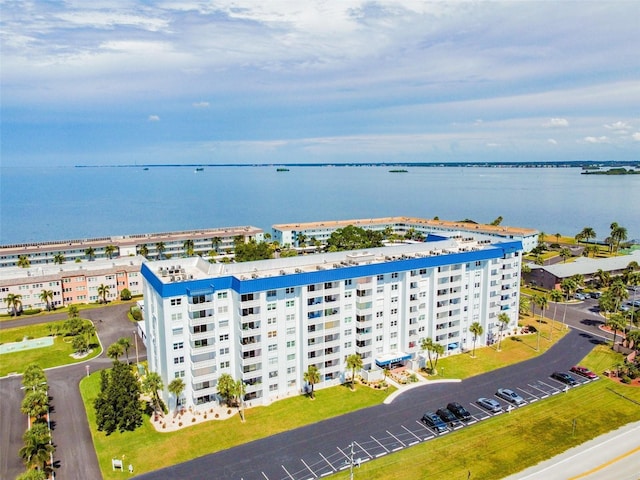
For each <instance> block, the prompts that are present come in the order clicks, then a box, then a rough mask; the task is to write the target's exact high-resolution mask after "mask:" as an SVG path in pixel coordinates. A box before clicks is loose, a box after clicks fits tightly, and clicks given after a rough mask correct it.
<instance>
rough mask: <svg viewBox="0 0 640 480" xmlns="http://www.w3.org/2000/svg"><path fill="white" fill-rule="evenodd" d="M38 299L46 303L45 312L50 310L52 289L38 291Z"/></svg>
mask: <svg viewBox="0 0 640 480" xmlns="http://www.w3.org/2000/svg"><path fill="white" fill-rule="evenodd" d="M40 300H42V301H43V302H45V303H46V304H47V312H48V311H50V310H51V301H52V300H53V290H42V292H40Z"/></svg>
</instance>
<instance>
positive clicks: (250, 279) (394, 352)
mask: <svg viewBox="0 0 640 480" xmlns="http://www.w3.org/2000/svg"><path fill="white" fill-rule="evenodd" d="M521 255H522V243H521V242H520V241H509V242H498V243H493V244H492V243H486V242H484V241H480V242H479V241H476V240H473V239H466V240H463V239H441V240H439V241H433V242H423V243H413V244H403V245H394V246H388V247H381V248H373V249H370V250H366V251H364V250H358V251H348V252H335V253H322V254H317V255H305V256H298V257H290V258H280V259H273V260H262V261H256V262H247V263H239V264H210V263H208V262H206V261H205V260H203V259H201V258H187V259H180V260H170V261H159V262H145V263H144V264H143V266H142V275H143V278H144V298H145V314H144V318H145V331H146V334H147V358H148V361H149V368H150V370H152V371H155V372H158V373H159V374H160V376H161V377H162V380H163V383H164V385H168V384H169V383H170V382H171V381H172V380H173V379H174V378H183V380H184V382H185V385H186V388H185V390H184V392H183V394H182V396H181V398H180V399H179V403H180V404H181V405H184V406H193V407H196V408H198V407H200V406H202V407H204V408H206V406H207V405H209V404H211V403H213V402H216V401H218V397H217V381H218V378H219V377H220V375H222V374H224V373H227V374H229V375H231V376H232V377H233V378H234V379H241V380H242V381H243V382H244V384H245V385H246V400H249V401H251V402H252V403H261V404H267V403H269V402H271V401H274V400H276V399H278V398H283V397H285V396H288V395H294V394H298V393H300V392H301V391H303V390H304V389H305V388H306V387H307V385H306V383H305V381H304V373H305V371H307V369H308V368H309V366H310V365H314V366H315V367H317V368H318V371H319V373H320V381H319V383H318V384H317V385H316V388H322V387H326V386H331V385H335V384H338V383H340V382H343V381H344V380H345V375H347V370H348V369H347V367H346V358H347V357H348V356H349V355H352V354H358V355H359V356H360V357H361V358H362V360H363V364H364V367H363V368H364V370H365V371H372V370H376V369H381V368H386V367H390V366H393V365H396V364H403V363H406V362H408V361H410V360H413V359H417V356H418V355H419V353H420V350H421V341H422V339H424V338H427V337H430V338H432V339H433V340H434V341H435V342H437V343H439V344H441V345H442V346H443V347H444V349H445V355H448V354H453V353H459V352H462V351H465V350H467V349H471V347H472V342H473V334H472V333H471V332H470V331H469V327H470V325H471V324H472V323H474V322H479V323H480V324H481V325H482V326H483V328H484V333H483V334H482V335H481V336H480V337H479V338H478V339H477V341H478V344H479V345H480V344H486V343H492V342H494V341H496V340H497V335H498V334H499V332H500V323H501V322H500V321H499V320H498V317H499V315H500V314H502V313H504V314H506V315H507V317H508V320H509V321H508V325H507V326H506V328H505V331H510V329H512V328H515V327H516V325H517V317H518V304H519V288H518V287H519V280H520V279H519V272H520V262H521V259H522V257H521ZM163 395H164V399H165V400H166V401H169V403H170V404H172V405H175V404H176V399H174V398H170V396H169V393H168V392H167V391H165V392H164V394H163Z"/></svg>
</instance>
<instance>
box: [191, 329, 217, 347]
mask: <svg viewBox="0 0 640 480" xmlns="http://www.w3.org/2000/svg"><path fill="white" fill-rule="evenodd" d="M205 339H209V340H211V343H214V342H215V339H214V332H213V325H211V330H208V329H207V330H205V331H202V332H191V331H190V332H189V340H190V341H191V342H195V341H196V340H205Z"/></svg>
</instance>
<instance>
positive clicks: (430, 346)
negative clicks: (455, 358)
mask: <svg viewBox="0 0 640 480" xmlns="http://www.w3.org/2000/svg"><path fill="white" fill-rule="evenodd" d="M420 348H422V350H426V351H427V358H428V359H429V368H430V369H431V373H432V374H433V375H436V374H437V373H438V371H437V367H438V358H439V357H440V355H442V354H443V353H444V346H442V345H440V344H439V343H438V342H434V341H433V339H432V338H431V337H427V338H423V339H422V342H421V344H420ZM431 354H433V355H434V357H433V358H432V357H431Z"/></svg>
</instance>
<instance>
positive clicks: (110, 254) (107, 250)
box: [104, 245, 118, 260]
mask: <svg viewBox="0 0 640 480" xmlns="http://www.w3.org/2000/svg"><path fill="white" fill-rule="evenodd" d="M117 250H118V249H117V247H116V246H115V245H107V246H106V247H104V253H105V255H106V256H107V258H108V259H109V260H111V259H112V258H113V254H114V253H116V251H117Z"/></svg>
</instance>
